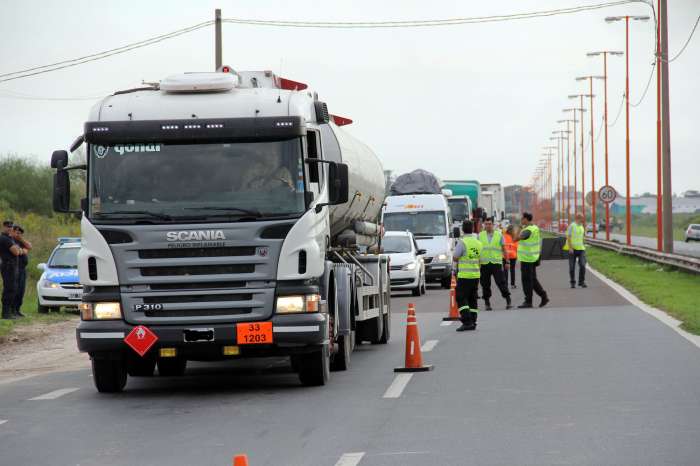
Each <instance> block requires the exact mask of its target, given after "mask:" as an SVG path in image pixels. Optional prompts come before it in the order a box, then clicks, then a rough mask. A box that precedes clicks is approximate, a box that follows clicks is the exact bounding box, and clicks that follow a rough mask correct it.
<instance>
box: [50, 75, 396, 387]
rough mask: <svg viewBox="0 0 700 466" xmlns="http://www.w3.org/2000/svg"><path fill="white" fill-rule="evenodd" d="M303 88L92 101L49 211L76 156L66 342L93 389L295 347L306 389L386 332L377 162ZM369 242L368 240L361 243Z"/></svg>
mask: <svg viewBox="0 0 700 466" xmlns="http://www.w3.org/2000/svg"><path fill="white" fill-rule="evenodd" d="M334 121H335V122H337V123H338V124H345V123H348V122H349V121H350V120H347V119H343V118H340V117H334V116H332V115H329V114H328V110H327V107H326V105H325V104H324V103H323V102H321V101H319V100H318V98H317V95H316V94H315V93H314V92H311V91H309V90H307V89H306V85H304V84H302V83H296V82H294V81H290V80H286V79H283V78H280V77H277V76H276V75H274V74H273V73H271V72H269V71H260V72H235V71H233V70H230V69H229V68H228V67H224V68H223V69H222V71H221V72H216V73H186V74H181V75H176V76H171V77H168V78H166V79H164V80H163V81H161V82H160V83H159V85H153V86H148V87H145V88H139V89H132V90H127V91H121V92H116V93H115V94H113V95H110V96H108V97H106V98H104V99H103V100H102V101H100V102H99V103H98V104H97V105H95V106H94V108H93V109H92V112H91V114H90V117H89V120H88V121H87V122H86V123H85V126H84V132H83V134H82V135H81V136H80V137H79V138H78V139H77V140H76V142H75V143H74V144H73V146H72V147H71V151H74V150H75V149H76V148H77V147H78V146H79V145H80V144H82V143H83V142H84V143H86V144H87V153H88V158H87V164H86V165H83V166H73V165H70V164H69V157H68V152H67V151H55V152H54V153H53V155H52V160H51V165H52V167H53V168H55V169H56V174H55V177H54V200H53V202H54V209H55V210H56V211H59V212H68V211H69V205H70V202H69V201H70V200H69V193H70V186H69V177H68V173H69V171H70V170H74V169H87V180H88V182H87V193H86V197H85V199H83V200H82V201H81V212H82V221H81V235H82V236H81V240H82V247H81V251H80V253H79V258H78V262H79V265H78V268H79V274H80V282H81V284H82V285H83V287H84V294H83V298H82V303H81V305H80V309H81V322H80V324H79V325H78V328H77V331H76V337H77V341H78V348H79V349H80V351H83V352H87V353H89V355H90V358H91V360H92V370H93V377H94V382H95V385H96V388H97V389H98V390H99V391H101V392H116V391H121V390H122V389H123V388H124V386H125V384H126V381H127V375H130V376H151V375H153V374H154V372H155V367H156V366H157V367H158V373H159V375H162V376H176V375H181V374H183V373H184V371H185V367H186V363H187V361H188V360H190V361H192V360H218V359H227V358H248V357H258V356H289V357H290V358H291V364H292V367H293V368H294V369H295V370H296V371H297V372H298V373H299V378H300V380H301V382H302V383H303V384H305V385H323V384H325V383H326V381H327V380H328V378H329V371H330V370H331V369H335V370H343V369H346V368H347V367H348V364H349V362H350V354H351V352H352V349H353V347H354V345H355V342H356V341H357V342H361V341H370V342H372V343H386V342H387V341H388V340H389V328H390V302H389V299H390V292H389V277H388V269H387V265H388V264H387V257H386V256H384V255H371V254H364V253H361V252H360V251H365V250H367V249H368V248H369V247H370V246H373V245H375V244H376V243H377V241H378V240H379V231H380V229H379V227H378V226H377V220H378V215H379V212H380V209H381V206H382V203H383V201H384V176H383V169H382V165H381V163H380V161H379V160H378V159H377V157H376V156H375V154H374V153H373V152H372V151H371V150H370V149H369V148H368V147H367V146H365V145H364V144H362V143H360V142H359V141H357V140H355V139H354V138H352V137H351V136H349V135H348V134H347V133H345V132H344V131H342V130H341V129H340V128H339V127H338V126H337V125H336V124H334ZM372 249H374V248H372Z"/></svg>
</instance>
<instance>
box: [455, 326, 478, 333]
mask: <svg viewBox="0 0 700 466" xmlns="http://www.w3.org/2000/svg"><path fill="white" fill-rule="evenodd" d="M475 329H476V324H472V325H465V324H462V325H461V326H460V327H459V328H458V329H457V331H458V332H466V331H468V330H475Z"/></svg>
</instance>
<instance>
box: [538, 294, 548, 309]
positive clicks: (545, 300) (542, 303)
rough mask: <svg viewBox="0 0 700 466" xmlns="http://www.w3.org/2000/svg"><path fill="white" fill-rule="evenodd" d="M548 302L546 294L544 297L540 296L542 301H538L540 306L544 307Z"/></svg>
mask: <svg viewBox="0 0 700 466" xmlns="http://www.w3.org/2000/svg"><path fill="white" fill-rule="evenodd" d="M548 302H549V298H548V297H547V296H545V297H544V298H542V301H540V307H545V306H546V305H547V303H548Z"/></svg>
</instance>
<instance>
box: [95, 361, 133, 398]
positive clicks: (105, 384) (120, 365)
mask: <svg viewBox="0 0 700 466" xmlns="http://www.w3.org/2000/svg"><path fill="white" fill-rule="evenodd" d="M92 380H93V382H94V383H95V388H97V391H98V392H100V393H117V392H121V391H122V390H124V387H125V386H126V364H125V363H124V360H123V359H118V360H112V359H93V360H92Z"/></svg>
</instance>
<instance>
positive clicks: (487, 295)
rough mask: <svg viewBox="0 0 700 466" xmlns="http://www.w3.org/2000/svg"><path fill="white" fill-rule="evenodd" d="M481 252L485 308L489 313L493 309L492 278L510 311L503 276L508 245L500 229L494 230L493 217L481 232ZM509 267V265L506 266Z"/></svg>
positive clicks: (508, 295) (508, 296) (506, 285)
mask: <svg viewBox="0 0 700 466" xmlns="http://www.w3.org/2000/svg"><path fill="white" fill-rule="evenodd" d="M479 241H480V242H481V245H482V246H483V249H482V250H481V290H482V296H483V298H484V306H485V309H486V310H487V311H490V310H492V308H491V277H493V279H494V281H495V282H496V286H497V287H498V289H499V291H500V292H501V296H503V299H505V300H506V309H510V308H511V307H512V306H511V303H510V291H509V290H508V284H507V283H506V279H505V277H504V276H503V267H504V265H503V258H504V257H505V255H506V243H505V239H504V238H503V233H502V232H501V230H500V229H497V228H494V224H493V217H489V218H487V219H486V220H485V221H484V229H483V230H481V231H480V232H479ZM505 266H506V267H508V264H506V265H505Z"/></svg>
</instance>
